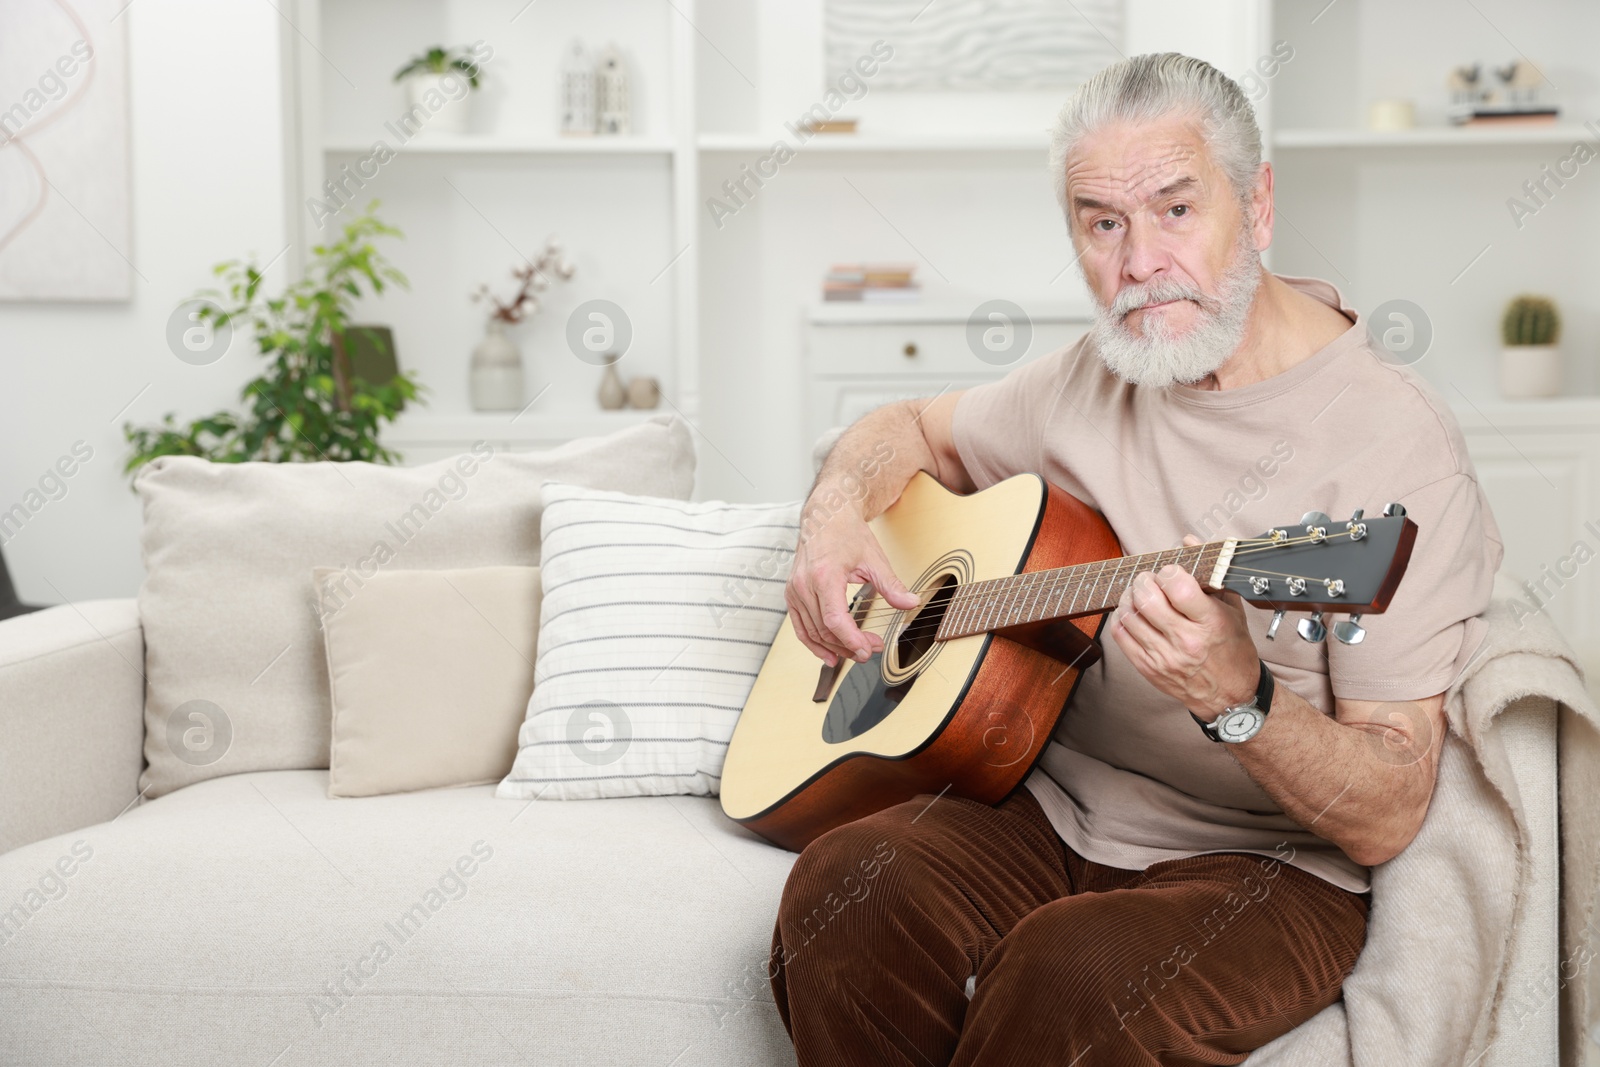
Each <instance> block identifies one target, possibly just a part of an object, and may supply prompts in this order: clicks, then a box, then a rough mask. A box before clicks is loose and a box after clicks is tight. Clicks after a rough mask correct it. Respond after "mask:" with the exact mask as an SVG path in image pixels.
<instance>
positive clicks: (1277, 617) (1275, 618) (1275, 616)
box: [1267, 608, 1283, 641]
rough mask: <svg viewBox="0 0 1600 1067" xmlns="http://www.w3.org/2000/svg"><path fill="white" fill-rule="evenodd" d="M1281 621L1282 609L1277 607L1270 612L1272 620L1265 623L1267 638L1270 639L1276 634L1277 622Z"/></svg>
mask: <svg viewBox="0 0 1600 1067" xmlns="http://www.w3.org/2000/svg"><path fill="white" fill-rule="evenodd" d="M1282 621H1283V609H1282V608H1279V609H1278V610H1277V611H1274V612H1273V613H1272V621H1271V622H1269V623H1267V640H1268V641H1271V640H1272V639H1273V638H1275V637H1277V636H1278V624H1279V623H1280V622H1282Z"/></svg>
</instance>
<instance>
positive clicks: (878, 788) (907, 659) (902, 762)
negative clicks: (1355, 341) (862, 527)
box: [721, 471, 1417, 852]
mask: <svg viewBox="0 0 1600 1067" xmlns="http://www.w3.org/2000/svg"><path fill="white" fill-rule="evenodd" d="M868 525H869V526H870V527H871V529H872V531H873V533H874V534H875V535H876V536H877V539H878V542H879V543H880V544H881V545H882V546H883V550H884V552H885V554H886V555H887V556H888V559H889V563H890V564H891V566H892V567H893V568H894V573H895V574H896V575H898V576H900V577H901V579H902V580H903V581H904V580H905V578H906V576H907V575H916V578H915V580H914V581H910V582H908V583H907V587H908V588H909V589H910V590H911V591H912V592H913V593H915V594H916V595H917V597H918V604H917V606H916V607H912V608H905V609H900V608H895V607H893V606H892V605H890V604H888V603H887V602H886V601H884V600H883V599H882V598H881V597H879V596H877V595H876V593H875V591H874V590H873V588H872V585H871V584H870V583H862V584H855V585H852V586H851V587H850V588H849V589H848V590H847V594H848V595H849V603H850V607H851V611H852V613H853V617H854V619H855V620H856V625H857V626H859V627H860V628H861V629H862V630H871V631H873V632H875V633H877V634H878V635H880V636H881V637H882V639H883V644H884V650H883V651H882V652H879V653H875V654H874V655H873V656H872V657H871V658H869V659H867V660H865V661H863V662H859V663H858V662H856V661H855V660H851V659H846V658H842V657H841V658H840V660H839V662H838V663H837V664H836V665H835V666H833V667H829V666H827V665H826V664H824V663H823V662H822V661H821V660H819V659H818V658H817V657H816V656H815V655H814V654H813V653H812V652H811V650H810V649H808V648H806V646H805V645H803V644H801V643H800V640H799V638H797V637H796V636H795V633H794V623H793V620H792V619H791V618H789V617H787V616H786V617H785V618H784V620H783V623H782V625H781V626H780V628H779V631H778V636H777V638H776V639H775V640H774V641H773V644H772V647H771V649H770V650H769V651H768V652H767V657H766V660H765V662H764V663H763V664H762V667H761V672H760V674H759V675H758V676H757V678H756V681H755V685H754V686H753V687H752V689H751V690H750V696H749V699H748V700H747V701H746V703H745V706H744V710H743V712H742V713H741V714H740V717H739V722H738V724H737V726H736V727H735V728H734V731H733V739H732V741H731V743H730V745H729V748H728V754H727V760H726V762H725V764H724V766H723V771H722V790H721V792H722V810H723V811H724V812H726V813H727V815H728V816H729V818H732V819H734V820H736V821H738V822H740V823H743V824H744V825H745V826H748V827H749V828H750V829H752V830H754V831H755V832H756V833H758V834H760V835H761V836H762V837H764V838H766V839H767V840H768V841H771V842H772V843H773V844H776V845H779V846H781V847H783V848H787V849H791V850H794V851H797V852H798V851H799V850H800V849H802V848H804V847H805V846H806V844H807V843H808V842H810V841H811V840H812V839H813V838H815V837H817V836H818V835H820V834H822V833H824V832H826V831H827V830H830V829H832V828H833V827H835V826H838V825H840V824H842V823H846V822H850V821H851V820H854V819H858V818H860V817H862V816H863V815H869V814H871V813H873V812H875V811H881V810H882V809H884V808H886V807H889V806H890V805H893V804H898V803H900V802H902V801H905V800H909V799H910V798H912V797H914V796H916V795H918V794H919V793H934V794H939V793H943V792H945V791H947V790H948V791H952V792H954V793H956V794H958V795H960V796H965V797H970V798H972V799H974V800H980V801H983V802H985V803H988V804H997V803H999V802H1000V801H1002V800H1004V799H1005V798H1006V797H1007V796H1008V795H1009V794H1010V793H1011V791H1012V790H1013V789H1015V788H1016V787H1017V786H1018V785H1019V784H1021V782H1022V780H1023V779H1024V778H1026V777H1027V775H1028V772H1029V771H1031V770H1032V769H1033V766H1034V764H1035V763H1036V762H1037V761H1038V758H1039V756H1040V754H1041V753H1042V752H1043V751H1044V747H1045V744H1046V742H1047V741H1048V740H1049V738H1050V734H1051V732H1052V731H1053V730H1054V729H1055V726H1056V721H1057V720H1058V719H1059V718H1060V716H1061V714H1062V712H1063V711H1065V710H1066V707H1067V703H1068V701H1069V700H1070V699H1071V696H1072V692H1073V690H1074V688H1075V687H1076V684H1077V681H1078V679H1079V677H1081V675H1082V673H1083V671H1084V669H1085V668H1087V667H1089V666H1091V665H1092V664H1093V663H1095V662H1096V661H1097V660H1098V659H1099V657H1100V646H1099V645H1098V644H1097V643H1096V637H1097V635H1098V632H1099V628H1100V625H1101V623H1102V622H1103V621H1104V618H1105V615H1106V613H1107V612H1108V611H1109V610H1110V609H1111V608H1113V607H1115V605H1116V603H1117V601H1118V600H1119V599H1120V597H1121V596H1122V593H1123V591H1124V590H1126V589H1127V587H1128V584H1129V582H1131V581H1132V580H1133V577H1134V576H1135V575H1136V574H1139V573H1141V572H1144V571H1156V570H1159V569H1160V568H1162V567H1164V566H1166V565H1167V564H1169V563H1175V564H1177V565H1178V566H1180V567H1182V568H1183V569H1184V570H1186V571H1188V572H1189V573H1190V574H1192V575H1194V576H1195V578H1197V579H1198V580H1199V581H1200V584H1201V585H1202V586H1203V587H1204V588H1206V589H1208V590H1213V591H1220V590H1232V591H1234V592H1236V593H1238V594H1239V596H1240V597H1242V598H1243V599H1245V600H1247V601H1249V602H1251V603H1253V604H1257V605H1261V606H1266V607H1271V608H1273V609H1275V614H1274V616H1273V619H1272V623H1271V625H1270V627H1269V629H1268V631H1267V636H1268V637H1269V638H1270V637H1274V636H1275V634H1276V632H1277V629H1278V624H1279V622H1280V621H1281V620H1282V618H1283V615H1284V613H1285V612H1288V611H1295V612H1306V613H1308V614H1307V615H1306V617H1305V618H1302V619H1300V620H1299V622H1298V624H1297V627H1296V629H1297V631H1298V632H1299V634H1300V636H1301V637H1302V638H1304V639H1306V640H1308V641H1321V640H1323V639H1324V638H1325V637H1326V635H1327V624H1326V623H1325V622H1324V614H1325V613H1330V612H1333V613H1341V614H1347V615H1348V616H1349V617H1348V618H1347V619H1344V620H1341V621H1340V622H1338V623H1337V624H1336V625H1335V626H1334V627H1333V631H1334V637H1335V638H1336V639H1337V640H1340V641H1343V642H1345V643H1346V644H1354V643H1356V642H1358V641H1360V640H1361V639H1362V638H1363V637H1364V636H1365V631H1364V630H1363V629H1362V628H1361V625H1360V617H1361V615H1362V614H1367V613H1378V612H1382V611H1383V610H1385V609H1386V608H1387V607H1388V605H1389V601H1390V598H1391V597H1392V596H1393V595H1394V591H1395V588H1396V587H1397V586H1398V585H1399V583H1400V578H1401V576H1402V575H1403V574H1404V573H1405V567H1406V563H1407V561H1408V560H1409V558H1410V555H1411V546H1412V544H1413V543H1414V541H1415V540H1416V534H1417V527H1416V524H1415V523H1413V522H1412V521H1411V520H1410V519H1408V518H1406V517H1405V509H1404V508H1403V507H1401V506H1400V505H1398V504H1390V505H1388V506H1387V507H1385V508H1384V509H1383V515H1382V517H1374V518H1364V517H1363V514H1362V512H1360V511H1357V512H1356V513H1355V514H1354V515H1353V516H1351V517H1350V518H1349V519H1348V520H1346V521H1343V522H1335V521H1334V520H1332V519H1329V518H1328V516H1326V515H1323V514H1321V513H1320V512H1311V513H1308V514H1306V515H1304V516H1302V517H1301V519H1300V521H1299V522H1296V523H1291V524H1286V525H1284V526H1281V527H1277V528H1274V529H1271V530H1268V531H1266V532H1265V533H1263V534H1262V535H1261V536H1259V537H1249V538H1232V537H1230V538H1225V539H1223V540H1220V541H1212V542H1209V543H1207V544H1201V545H1194V546H1190V547H1186V548H1172V549H1167V550H1165V551H1162V552H1153V553H1146V554H1144V555H1138V556H1123V555H1122V549H1121V546H1120V545H1119V544H1118V543H1117V538H1116V535H1115V534H1113V533H1112V532H1111V528H1110V527H1109V526H1107V525H1106V523H1105V520H1104V519H1102V518H1101V517H1100V516H1099V515H1098V514H1097V513H1096V512H1095V511H1094V510H1092V509H1091V508H1090V507H1088V506H1087V505H1086V504H1084V503H1083V502H1082V501H1080V500H1078V499H1077V498H1076V497H1073V496H1072V495H1071V494H1069V493H1067V492H1066V491H1064V490H1062V489H1060V488H1058V487H1056V486H1053V485H1050V484H1048V483H1047V482H1045V480H1044V479H1043V478H1041V477H1040V476H1039V475H1037V474H1032V473H1024V474H1018V475H1015V476H1013V477H1010V478H1007V479H1005V480H1004V481H1001V482H997V483H996V484H994V485H992V486H990V487H989V488H987V489H984V490H982V491H980V492H977V493H972V494H969V495H965V496H963V495H960V494H957V493H954V492H952V491H951V490H949V489H948V488H946V487H945V486H944V485H942V484H941V483H940V482H939V481H938V480H937V479H935V478H934V477H932V476H931V475H929V474H928V473H927V472H925V471H919V472H917V474H916V475H914V476H913V477H912V479H911V481H910V483H909V484H907V486H906V488H905V491H904V492H903V493H902V494H901V495H900V498H899V499H898V500H897V501H896V502H895V503H894V504H893V505H891V506H890V507H889V508H888V509H887V510H886V511H884V512H883V514H881V515H879V516H877V517H876V518H874V519H872V520H871V522H870V523H869V524H868ZM851 590H853V592H851ZM1196 736H1198V732H1197V734H1196Z"/></svg>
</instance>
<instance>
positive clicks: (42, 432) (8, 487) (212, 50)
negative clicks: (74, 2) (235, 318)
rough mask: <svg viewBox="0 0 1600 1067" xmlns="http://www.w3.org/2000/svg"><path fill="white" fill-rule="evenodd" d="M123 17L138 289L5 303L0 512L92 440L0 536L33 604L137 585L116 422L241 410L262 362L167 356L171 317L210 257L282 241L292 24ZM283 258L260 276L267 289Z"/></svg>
mask: <svg viewBox="0 0 1600 1067" xmlns="http://www.w3.org/2000/svg"><path fill="white" fill-rule="evenodd" d="M118 21H119V22H121V21H125V22H126V23H127V33H128V45H129V68H130V75H129V77H130V104H129V107H130V112H131V117H132V131H133V136H132V150H133V176H132V180H133V208H134V214H133V247H132V249H131V250H127V249H124V250H123V251H125V252H126V253H127V255H128V258H129V259H130V260H131V261H132V262H133V264H134V266H135V267H136V268H137V270H138V274H137V275H135V276H134V279H133V294H134V295H133V298H132V300H130V301H128V302H126V303H108V304H90V305H81V304H45V305H38V304H36V305H19V304H0V510H4V509H8V508H10V507H11V506H12V505H13V504H14V503H17V502H19V501H21V500H22V499H23V497H24V495H25V494H26V493H27V492H28V491H29V490H30V489H32V488H35V487H36V486H37V483H38V480H39V478H40V476H41V475H43V474H44V473H45V472H46V471H47V470H48V469H49V468H50V467H51V466H52V465H53V464H54V463H55V462H56V461H57V459H58V458H60V457H62V456H64V455H67V454H68V453H69V452H70V451H71V449H72V446H73V444H74V442H76V441H79V440H82V441H83V442H85V444H86V445H87V446H88V447H90V448H92V449H93V458H92V459H90V460H89V461H88V462H87V463H86V464H84V465H83V466H82V467H81V468H80V469H79V470H78V471H77V473H75V474H74V475H73V476H72V477H71V478H70V479H68V480H67V482H66V484H67V492H66V495H65V496H63V497H61V498H60V499H58V500H54V501H52V502H50V503H48V504H47V505H45V506H44V507H43V508H42V509H40V510H39V511H38V513H37V514H35V515H34V516H33V517H32V519H31V520H30V521H29V522H28V523H27V524H26V525H25V526H24V527H23V528H22V529H21V530H20V531H19V532H17V533H16V534H15V536H12V537H10V539H9V540H8V541H7V543H6V544H5V546H4V549H3V551H4V552H5V555H6V558H7V560H8V561H9V563H10V566H11V570H12V574H13V577H14V578H15V580H16V582H17V585H18V591H19V592H20V593H21V595H22V597H23V599H25V600H29V601H32V602H35V603H60V602H62V601H63V600H74V601H75V600H80V599H86V598H94V597H106V596H131V595H133V594H134V592H135V591H136V590H137V588H138V584H139V581H140V579H141V576H142V567H141V565H140V560H139V540H138V539H139V509H138V503H137V499H136V498H135V497H134V495H133V494H132V493H131V492H130V491H129V490H128V488H127V485H128V483H127V479H126V478H125V476H124V475H123V474H122V473H121V467H122V464H123V461H124V459H125V457H126V454H127V448H126V445H125V444H124V442H123V438H122V432H121V424H122V422H123V420H125V419H131V420H134V421H137V422H140V423H147V422H152V421H155V420H156V419H159V418H160V416H161V414H162V413H164V412H166V411H173V410H176V411H177V412H178V413H179V414H180V416H183V415H186V416H189V417H193V416H195V415H199V414H203V413H209V412H210V411H212V410H215V409H216V408H219V407H224V406H232V405H233V404H234V402H235V401H236V399H237V393H238V389H239V386H240V385H241V384H242V383H243V382H244V381H246V380H247V379H248V378H249V377H251V376H252V374H253V373H254V371H255V364H256V362H257V360H256V357H255V356H254V355H253V354H252V353H247V352H246V351H245V346H244V345H243V344H241V343H240V341H239V340H238V339H237V338H236V339H235V341H234V343H233V346H232V348H231V350H230V351H229V353H228V354H227V355H226V356H225V357H224V358H223V359H222V360H221V361H219V362H217V363H215V364H212V365H210V366H205V367H195V366H190V365H188V364H186V363H183V362H181V361H179V360H178V359H177V358H176V357H175V356H174V355H173V354H172V352H171V351H170V350H169V349H168V348H167V342H166V330H167V319H168V316H169V315H170V314H171V312H172V311H173V309H174V308H175V307H176V306H177V305H178V304H179V303H181V302H182V301H183V300H185V299H186V298H188V297H189V296H191V295H193V294H194V292H195V291H196V290H197V289H200V288H203V287H205V286H206V285H208V284H209V283H210V281H211V275H210V267H211V266H212V265H213V264H214V263H217V262H220V261H222V260H224V259H230V258H234V257H237V256H241V255H244V254H246V253H250V252H254V253H256V254H258V255H259V257H260V261H261V262H263V263H264V262H266V261H267V260H269V259H271V258H272V257H273V256H275V255H277V254H278V253H279V251H280V250H282V249H283V248H284V246H285V244H287V238H286V237H285V236H284V234H285V227H284V197H285V184H284V182H285V176H284V150H283V136H282V108H281V102H280V95H279V94H280V91H281V84H282V83H281V81H280V74H279V56H280V33H282V32H285V31H284V28H283V23H282V21H281V20H280V18H279V16H278V14H277V12H276V11H275V10H274V8H273V7H272V6H271V5H270V4H267V3H217V2H215V0H135V2H134V3H133V4H132V5H130V6H129V7H128V8H127V10H126V12H125V13H124V14H122V15H121V16H120V18H119V20H118ZM104 28H105V27H104V26H103V25H100V26H93V27H91V29H92V30H97V31H103V30H104ZM288 32H292V31H288ZM290 258H291V257H289V256H285V257H284V258H283V259H280V260H279V262H278V264H277V265H276V266H275V267H274V268H273V269H272V270H271V271H269V275H268V276H269V279H270V280H271V282H272V283H273V284H277V285H281V284H282V283H283V281H284V279H285V269H286V264H287V262H288V260H289V259H290ZM140 275H142V277H140ZM135 396H137V397H138V399H137V400H134V398H135ZM130 401H133V403H132V404H131V406H130V405H129V402H130ZM124 408H126V411H125V412H124ZM119 412H120V413H121V414H120V415H119Z"/></svg>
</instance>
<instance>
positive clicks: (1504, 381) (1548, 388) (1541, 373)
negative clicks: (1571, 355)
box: [1500, 345, 1561, 400]
mask: <svg viewBox="0 0 1600 1067" xmlns="http://www.w3.org/2000/svg"><path fill="white" fill-rule="evenodd" d="M1500 392H1501V394H1502V395H1504V396H1506V397H1508V398H1510V399H1513V400H1521V399H1526V398H1528V397H1536V396H1559V395H1560V394H1561V349H1560V348H1559V347H1558V346H1556V345H1506V346H1505V347H1504V348H1502V349H1501V350H1500Z"/></svg>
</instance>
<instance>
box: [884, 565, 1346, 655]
mask: <svg viewBox="0 0 1600 1067" xmlns="http://www.w3.org/2000/svg"><path fill="white" fill-rule="evenodd" d="M1308 580H1309V579H1308ZM1230 581H1233V579H1227V578H1224V579H1223V583H1222V584H1223V585H1224V586H1226V585H1228V584H1229V582H1230ZM1318 584H1320V583H1318ZM1240 588H1245V585H1243V584H1241V585H1240ZM1349 607H1350V608H1352V609H1355V610H1357V611H1359V610H1360V609H1361V607H1362V605H1360V604H1351V605H1349ZM899 610H900V609H898V608H897V609H895V611H896V612H898V611H899ZM906 610H911V609H906ZM1104 610H1106V611H1109V610H1110V608H1109V607H1108V608H1106V609H1104ZM1322 610H1328V609H1322ZM1094 614H1099V612H1094V611H1085V612H1082V613H1079V614H1078V615H1076V616H1075V617H1082V616H1083V615H1094ZM882 618H883V616H882V615H880V616H878V619H882ZM1055 618H1056V619H1061V620H1063V621H1066V620H1065V619H1064V617H1063V616H1059V615H1058V616H1055ZM863 621H865V620H863ZM874 621H877V620H874ZM942 624H943V619H942V618H941V619H940V620H939V621H937V622H935V621H929V622H925V623H921V622H919V623H914V624H913V625H911V626H908V627H906V628H905V629H903V630H900V631H898V632H897V633H896V634H895V639H896V640H901V639H903V638H907V637H912V636H921V635H924V634H927V633H928V632H930V631H934V632H937V631H938V629H939V627H940V626H941V625H942ZM1012 625H1016V624H1012ZM857 628H858V629H859V630H860V631H861V632H862V633H874V634H877V635H878V636H879V637H880V638H881V637H883V636H884V635H885V633H886V632H887V631H886V630H878V629H874V628H873V627H871V626H863V625H860V624H859V623H858V624H857ZM997 628H1003V627H990V628H988V629H984V630H978V631H976V632H975V633H973V634H963V635H961V636H963V637H972V636H976V634H981V633H989V632H992V631H993V630H994V629H997Z"/></svg>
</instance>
